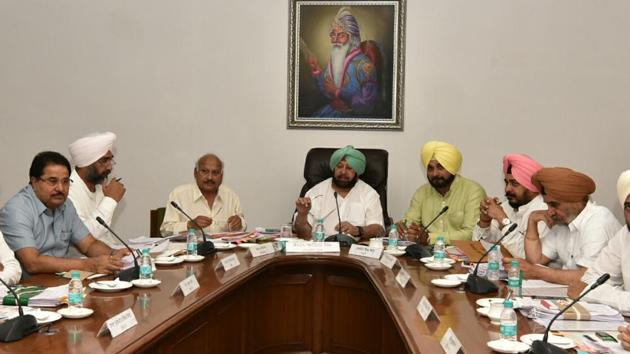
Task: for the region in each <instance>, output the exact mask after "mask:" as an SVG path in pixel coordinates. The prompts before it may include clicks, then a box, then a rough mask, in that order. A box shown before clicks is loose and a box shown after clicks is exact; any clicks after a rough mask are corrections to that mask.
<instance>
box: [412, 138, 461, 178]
mask: <svg viewBox="0 0 630 354" xmlns="http://www.w3.org/2000/svg"><path fill="white" fill-rule="evenodd" d="M420 157H421V158H422V164H423V165H424V167H425V168H426V167H427V166H429V162H430V161H431V160H437V162H439V163H440V165H442V166H443V167H444V168H445V169H446V170H447V171H448V172H450V173H451V174H453V175H456V174H457V173H458V172H459V168H460V167H462V153H461V152H459V150H457V148H456V147H455V146H454V145H451V144H449V143H445V142H442V141H429V142H428V143H426V144H424V146H423V147H422V151H420Z"/></svg>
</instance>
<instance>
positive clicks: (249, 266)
mask: <svg viewBox="0 0 630 354" xmlns="http://www.w3.org/2000/svg"><path fill="white" fill-rule="evenodd" d="M232 253H236V254H237V256H238V258H239V260H240V262H241V265H240V266H239V267H238V268H236V269H232V270H230V271H228V272H225V271H223V270H222V269H220V270H215V268H216V267H217V265H218V263H219V260H220V258H223V257H226V256H228V255H230V254H232ZM398 260H399V265H402V266H403V267H404V268H405V269H406V270H407V271H408V272H409V274H410V275H411V281H410V283H409V284H408V285H407V286H406V287H405V288H404V289H403V288H401V287H400V286H399V285H398V283H397V282H396V280H395V277H396V274H397V272H398V270H399V266H398V265H397V266H395V267H394V269H393V270H390V269H388V268H387V267H385V266H384V265H382V264H381V263H380V262H379V260H376V259H370V258H365V257H357V256H350V255H348V249H342V251H341V254H290V255H285V254H281V253H276V254H274V255H267V256H262V257H257V258H252V257H251V256H250V255H249V253H248V251H246V250H244V249H240V248H237V249H235V250H231V251H226V252H218V253H217V254H215V255H212V256H209V257H207V258H206V259H205V260H204V261H203V262H199V263H182V264H179V265H174V266H158V270H157V272H156V273H155V278H157V279H160V280H161V281H162V284H160V285H159V286H158V287H155V288H151V289H140V288H135V287H134V288H131V289H128V290H124V291H122V292H117V293H102V292H98V291H93V290H91V289H88V290H87V292H88V296H87V298H86V301H85V307H88V308H92V309H94V314H93V315H92V316H90V317H88V318H86V319H75V320H70V319H62V320H60V321H58V322H55V323H54V324H53V325H52V327H51V332H52V333H50V334H49V335H47V333H37V334H34V335H31V336H29V337H27V338H24V339H22V340H21V341H18V342H14V343H4V344H2V345H0V353H27V352H47V353H92V354H96V353H104V352H108V353H117V352H120V353H127V352H134V351H138V350H139V349H141V348H145V347H146V346H147V345H149V344H151V343H154V342H155V341H156V340H157V339H159V337H160V334H162V333H164V331H166V330H167V329H168V328H169V327H171V326H173V325H175V324H177V323H178V322H180V321H182V320H184V319H185V318H186V317H189V316H191V314H193V313H195V311H197V310H198V309H200V308H201V307H203V306H206V305H207V304H208V303H212V302H213V301H215V300H216V299H218V298H220V297H221V296H223V295H225V294H226V293H228V292H229V291H230V290H231V289H234V288H235V287H238V286H240V285H242V284H244V283H246V282H247V281H248V280H250V279H252V278H253V277H254V276H256V275H257V274H258V273H260V272H261V271H262V270H264V269H265V268H266V267H268V266H269V265H274V264H276V265H278V264H281V265H291V264H304V263H307V262H308V263H332V264H338V265H342V266H347V267H352V268H356V269H358V270H360V271H362V272H363V273H364V274H365V275H366V277H367V278H368V279H369V281H370V282H371V284H372V286H373V287H374V289H375V291H376V292H377V293H378V294H379V296H380V297H381V298H382V300H383V303H384V304H385V306H386V307H387V310H388V312H389V313H390V315H391V317H392V318H393V320H394V323H395V324H396V326H397V328H398V331H399V333H400V335H401V338H402V339H403V340H404V341H405V343H406V344H407V346H408V349H409V351H410V352H414V353H419V352H425V353H440V352H441V347H440V345H439V340H440V338H441V337H442V336H443V334H444V333H445V332H446V330H447V329H448V328H452V329H453V331H454V332H455V334H456V335H457V337H458V339H459V340H460V341H461V343H462V344H463V347H464V348H465V350H466V351H467V352H468V353H490V352H492V351H491V350H490V349H489V348H488V347H487V346H486V342H488V341H489V340H492V339H496V338H498V336H499V333H498V330H499V328H498V326H495V325H491V324H490V322H489V320H488V319H487V318H485V317H482V316H480V315H479V314H477V313H476V307H477V306H476V304H475V301H476V300H477V299H479V298H482V297H489V296H497V294H490V295H489V296H478V295H474V294H469V293H466V292H464V291H463V287H459V288H454V289H445V288H438V287H435V286H433V285H432V284H431V283H430V282H431V280H432V279H435V278H441V277H443V276H444V275H445V274H447V273H448V272H452V273H458V272H459V273H463V272H465V270H464V269H460V267H459V266H456V267H454V268H452V269H451V270H449V271H448V272H445V271H431V270H429V269H427V268H426V267H424V266H423V264H422V263H420V262H419V261H417V260H413V259H409V258H405V257H401V258H398ZM190 274H195V275H196V276H197V278H198V281H199V284H200V288H199V289H198V290H196V291H195V292H193V293H192V294H190V295H189V296H187V297H183V296H182V295H181V294H179V295H175V296H171V293H172V292H173V290H174V289H175V287H176V286H177V284H178V283H179V282H180V281H182V280H183V279H185V278H186V277H187V276H189V275H190ZM66 282H67V279H64V278H61V277H57V276H44V275H39V276H35V277H33V278H31V279H29V280H28V282H27V283H29V284H39V285H46V286H55V285H61V284H64V283H66ZM87 282H88V281H86V282H85V284H87ZM500 291H501V292H502V293H501V294H499V295H503V292H504V289H501V290H500ZM422 296H426V297H427V298H428V300H429V301H430V302H431V304H432V305H433V307H434V308H435V309H436V311H437V313H438V315H439V318H440V321H441V322H440V324H439V326H437V328H435V327H434V328H429V327H431V326H427V325H426V324H425V323H424V321H423V320H422V318H421V317H420V315H419V314H418V312H417V310H416V306H417V305H418V303H419V302H420V299H421V298H422ZM127 308H131V309H132V310H133V312H134V313H135V316H136V319H137V320H138V325H137V326H135V327H133V328H131V329H130V330H128V331H126V332H124V333H123V334H121V335H120V336H118V337H116V338H114V339H112V338H111V336H109V335H108V336H102V337H96V333H97V332H98V331H99V329H100V327H101V326H102V324H103V323H104V322H105V320H107V319H108V318H110V317H112V316H114V315H116V314H118V313H120V312H122V311H123V310H125V309H127ZM543 331H544V328H542V327H541V326H538V325H536V324H534V323H533V322H531V321H527V320H526V319H523V318H522V317H519V335H521V334H525V333H532V332H537V333H539V332H543Z"/></svg>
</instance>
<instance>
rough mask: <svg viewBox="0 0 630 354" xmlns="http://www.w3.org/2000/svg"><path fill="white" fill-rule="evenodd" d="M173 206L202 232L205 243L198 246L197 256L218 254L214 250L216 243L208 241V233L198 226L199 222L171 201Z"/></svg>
mask: <svg viewBox="0 0 630 354" xmlns="http://www.w3.org/2000/svg"><path fill="white" fill-rule="evenodd" d="M171 205H172V206H173V207H174V208H175V209H177V210H178V211H179V212H180V213H182V214H183V215H184V216H185V217H186V218H187V219H188V220H190V222H191V223H192V224H193V225H195V227H197V228H198V229H199V231H201V236H202V237H203V242H201V243H200V244H198V245H197V254H199V255H201V256H207V255H209V254H212V253H214V252H216V251H217V250H216V249H215V248H214V243H212V242H211V241H208V240H207V239H206V233H205V232H203V228H202V227H201V226H199V224H197V222H196V221H195V220H194V219H193V218H191V217H190V216H189V215H188V214H186V212H185V211H184V210H183V209H182V208H180V207H179V205H177V203H175V202H174V201H171Z"/></svg>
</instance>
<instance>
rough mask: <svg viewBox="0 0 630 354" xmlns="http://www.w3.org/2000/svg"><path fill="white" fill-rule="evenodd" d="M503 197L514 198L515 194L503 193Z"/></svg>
mask: <svg viewBox="0 0 630 354" xmlns="http://www.w3.org/2000/svg"><path fill="white" fill-rule="evenodd" d="M505 197H506V198H516V195H514V194H513V193H505Z"/></svg>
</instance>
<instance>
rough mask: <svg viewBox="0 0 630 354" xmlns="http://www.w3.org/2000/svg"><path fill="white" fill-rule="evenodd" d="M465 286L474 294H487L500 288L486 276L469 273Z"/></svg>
mask: <svg viewBox="0 0 630 354" xmlns="http://www.w3.org/2000/svg"><path fill="white" fill-rule="evenodd" d="M465 288H466V289H467V290H468V291H470V292H471V293H473V294H487V293H492V292H495V291H497V290H499V288H497V286H496V284H494V283H493V282H491V281H490V280H488V279H486V278H482V277H480V276H478V275H477V274H469V275H468V279H467V280H466V284H465Z"/></svg>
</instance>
